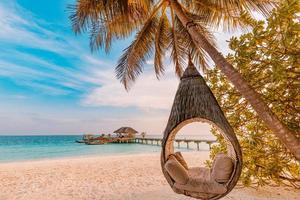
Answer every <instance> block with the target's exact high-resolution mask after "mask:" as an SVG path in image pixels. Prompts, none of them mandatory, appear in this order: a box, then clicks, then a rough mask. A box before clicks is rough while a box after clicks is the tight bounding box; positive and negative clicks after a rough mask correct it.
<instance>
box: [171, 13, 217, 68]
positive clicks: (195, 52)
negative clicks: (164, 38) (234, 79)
mask: <svg viewBox="0 0 300 200" xmlns="http://www.w3.org/2000/svg"><path fill="white" fill-rule="evenodd" d="M175 20H176V31H177V32H178V33H180V37H181V41H183V43H184V46H185V49H188V50H189V52H188V53H189V54H190V55H189V56H190V57H191V59H192V61H193V63H195V65H196V66H197V67H199V69H200V70H202V71H203V72H205V71H206V70H207V69H208V68H209V65H208V60H209V58H208V55H207V54H206V52H205V51H204V50H203V49H201V48H198V47H197V46H196V45H195V43H194V42H193V40H192V38H191V36H190V34H189V33H188V31H187V30H186V28H185V27H184V26H183V24H182V23H181V22H180V20H179V19H178V18H177V17H176V18H175ZM197 28H198V30H199V31H200V32H201V34H203V35H204V36H205V37H206V38H207V40H208V41H209V42H210V43H211V44H212V45H213V46H215V45H216V44H215V39H214V37H213V35H212V34H211V33H210V32H209V31H208V30H207V29H206V28H205V27H203V26H201V25H200V24H197Z"/></svg>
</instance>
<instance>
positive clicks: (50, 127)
mask: <svg viewBox="0 0 300 200" xmlns="http://www.w3.org/2000/svg"><path fill="white" fill-rule="evenodd" d="M74 2H75V1H74V0H60V1H53V0H43V1H36V0H1V1H0V135H28V134H30V135H38V134H82V133H111V132H112V131H114V130H116V129H117V128H119V127H121V126H132V127H134V128H135V129H137V130H138V131H140V132H141V131H146V132H147V133H148V134H161V133H162V132H163V131H164V128H165V126H166V123H167V120H168V115H169V113H170V109H171V106H172V102H173V98H174V96H175V92H176V89H177V86H178V83H179V80H178V78H177V77H176V76H175V72H174V67H173V64H172V63H171V62H169V61H168V59H166V65H167V70H166V72H165V75H164V76H163V77H161V79H160V80H157V79H156V76H155V74H154V69H153V60H151V59H150V60H148V61H147V64H146V65H145V66H144V73H143V74H142V75H141V76H140V77H139V78H138V80H137V81H136V83H135V84H134V85H133V87H132V88H131V89H130V90H129V91H128V92H127V91H126V90H125V89H124V87H123V85H122V84H121V83H120V82H119V81H118V80H117V79H116V78H115V73H114V69H115V66H116V63H117V61H118V58H119V56H120V55H121V54H122V50H123V49H125V48H126V47H127V46H128V45H129V44H130V41H131V40H130V38H129V39H126V40H118V41H115V42H114V43H113V46H112V50H111V51H110V53H108V54H106V53H105V52H104V51H103V50H100V51H98V52H94V53H91V51H90V48H89V39H88V35H79V36H76V35H75V34H74V33H73V32H72V29H71V25H70V21H69V19H68V15H69V14H70V13H69V11H68V9H67V6H68V5H70V4H74ZM214 34H215V36H216V39H217V42H218V46H219V50H220V51H222V52H223V53H227V52H228V47H227V42H226V40H228V39H229V38H230V36H231V35H233V34H236V33H231V34H229V33H226V34H224V33H222V32H221V31H220V32H215V33H214ZM131 38H132V37H131ZM199 129H201V131H202V132H205V133H208V130H209V127H208V126H202V125H195V126H194V127H192V126H191V127H190V128H187V132H189V133H190V134H196V133H197V132H199Z"/></svg>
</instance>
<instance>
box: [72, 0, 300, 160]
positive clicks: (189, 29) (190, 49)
mask: <svg viewBox="0 0 300 200" xmlns="http://www.w3.org/2000/svg"><path fill="white" fill-rule="evenodd" d="M274 1H276V0H77V4H76V5H75V6H73V7H72V8H73V9H74V13H72V15H71V16H70V18H71V21H72V25H73V30H74V31H75V33H81V32H84V31H89V32H90V46H91V49H92V51H93V50H97V49H98V48H99V47H104V48H105V50H106V51H109V50H110V47H111V42H112V41H113V40H116V39H122V38H127V37H129V36H130V35H131V34H132V33H133V32H135V31H137V34H136V37H135V39H134V40H133V41H132V43H131V45H130V46H129V47H128V48H126V49H125V51H124V54H123V55H122V56H121V58H120V60H119V62H118V65H117V67H116V73H117V78H118V79H120V81H121V82H122V83H123V84H124V86H125V88H126V89H128V88H129V87H130V83H132V82H134V81H135V79H136V77H137V76H138V75H139V74H140V73H141V72H142V70H143V65H144V64H145V62H146V61H147V59H149V58H150V56H152V54H153V53H154V68H155V72H156V75H157V77H159V76H160V75H161V74H162V73H163V72H164V65H163V58H164V56H165V54H166V52H167V51H170V52H171V58H172V60H173V62H174V64H175V72H176V74H177V75H178V76H181V74H182V71H183V69H182V68H183V66H185V65H186V60H187V56H188V54H191V57H192V59H193V61H194V62H195V64H196V65H198V66H201V67H202V68H203V70H205V68H206V67H207V55H209V56H210V58H211V59H212V60H213V61H214V62H215V64H216V65H217V67H218V68H219V69H220V70H221V71H222V72H223V73H224V74H225V75H226V76H227V78H228V79H229V80H230V81H231V82H232V84H233V85H234V86H235V87H236V89H237V90H238V91H239V92H240V93H241V94H242V95H243V96H244V97H245V99H246V100H247V101H248V102H249V103H250V104H251V106H252V108H253V109H254V110H255V111H256V112H257V114H258V115H259V116H260V118H261V119H262V120H263V121H264V122H265V123H266V125H267V126H268V127H269V128H270V129H271V130H272V131H273V132H274V134H276V135H277V136H278V137H279V139H280V140H281V141H282V142H283V144H285V146H286V147H287V148H288V149H290V151H291V152H292V153H293V154H294V155H295V157H296V158H297V159H298V160H300V141H299V140H298V139H297V138H296V136H295V134H293V133H292V132H291V131H290V130H289V129H288V128H287V127H286V126H285V125H284V124H283V123H282V122H281V121H280V120H279V119H278V117H277V116H276V115H274V113H273V112H272V111H271V109H270V108H269V107H268V105H267V104H266V103H265V102H264V101H263V100H262V98H261V96H260V95H259V94H258V93H257V92H256V91H255V90H254V89H253V88H252V87H251V86H250V85H249V84H248V83H247V82H246V81H245V79H244V78H243V77H242V76H241V74H240V73H239V72H238V71H237V70H236V69H234V67H233V66H232V65H231V64H230V63H229V62H228V61H227V60H226V59H225V58H224V57H223V55H222V54H221V53H220V52H218V50H217V49H216V47H215V43H214V40H213V36H212V34H211V32H210V31H211V30H212V29H218V28H220V27H223V28H225V29H228V30H231V29H234V28H237V27H239V26H243V25H245V22H247V20H245V19H247V17H249V13H250V12H252V11H253V10H255V11H257V12H260V13H262V14H264V15H268V14H269V13H270V11H271V9H272V8H273V6H274V3H273V2H274Z"/></svg>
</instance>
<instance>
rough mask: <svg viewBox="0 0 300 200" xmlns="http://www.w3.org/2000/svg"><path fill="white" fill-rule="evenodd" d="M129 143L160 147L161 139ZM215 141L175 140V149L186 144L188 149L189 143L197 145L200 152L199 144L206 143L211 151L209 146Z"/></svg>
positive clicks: (138, 139)
mask: <svg viewBox="0 0 300 200" xmlns="http://www.w3.org/2000/svg"><path fill="white" fill-rule="evenodd" d="M130 142H132V143H139V144H151V145H157V146H161V143H162V139H160V138H134V139H132V140H131V141H130ZM216 142H217V141H216V140H199V139H176V140H175V143H177V148H180V147H181V146H180V144H182V143H186V148H187V149H189V148H190V143H195V144H196V145H197V150H200V148H199V144H200V143H206V144H208V145H209V149H211V145H212V144H213V143H216Z"/></svg>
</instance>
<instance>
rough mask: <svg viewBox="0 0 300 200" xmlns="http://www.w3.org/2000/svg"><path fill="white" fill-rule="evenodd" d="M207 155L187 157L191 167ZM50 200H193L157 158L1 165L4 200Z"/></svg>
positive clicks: (277, 195) (265, 195)
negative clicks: (175, 186)
mask: <svg viewBox="0 0 300 200" xmlns="http://www.w3.org/2000/svg"><path fill="white" fill-rule="evenodd" d="M207 154H208V153H207V152H197V153H196V155H197V156H196V157H195V156H194V155H195V153H194V154H191V153H185V154H184V157H185V158H186V159H187V160H188V163H189V164H190V165H191V166H195V165H196V164H197V165H199V163H202V162H203V161H204V160H205V159H206V158H207ZM13 199H22V200H27V199H29V200H41V199H43V200H47V199H55V200H61V199H89V200H90V199H105V200H109V199H114V200H119V199H120V200H121V199H122V200H123V199H128V200H129V199H130V200H131V199H132V200H168V199H170V200H171V199H172V200H174V199H183V200H184V199H191V198H188V197H185V196H183V195H178V194H175V193H173V192H172V190H171V189H170V187H169V185H168V184H167V182H166V180H165V179H164V177H163V175H162V172H161V168H160V160H159V154H158V153H155V154H139V155H118V156H102V157H87V158H86V157H85V158H83V157H80V158H63V159H56V160H41V161H27V162H15V163H2V164H0V200H13ZM224 199H227V200H267V199H270V200H271V199H272V200H277V199H278V200H283V199H288V200H293V199H295V200H296V199H300V191H299V190H295V189H292V188H284V187H263V188H260V189H258V190H257V189H253V188H236V189H234V190H233V191H232V192H231V193H230V194H229V195H228V196H226V197H225V198H224Z"/></svg>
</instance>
